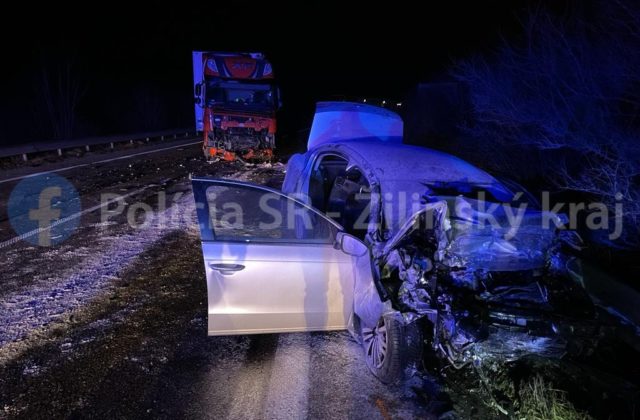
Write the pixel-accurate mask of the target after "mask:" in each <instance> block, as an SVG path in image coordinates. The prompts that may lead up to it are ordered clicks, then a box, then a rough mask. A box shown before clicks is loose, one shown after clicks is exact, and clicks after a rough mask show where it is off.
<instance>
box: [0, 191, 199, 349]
mask: <svg viewBox="0 0 640 420" xmlns="http://www.w3.org/2000/svg"><path fill="white" fill-rule="evenodd" d="M195 226H197V223H196V221H195V207H194V204H193V198H192V197H191V195H190V194H187V195H184V196H182V197H181V198H180V199H179V200H178V201H177V202H176V203H174V206H172V207H169V208H168V209H166V210H164V211H163V212H161V213H154V214H153V216H150V217H149V219H148V220H147V223H145V225H144V226H143V227H141V228H138V229H129V230H128V231H127V232H124V233H119V234H116V235H111V236H109V235H106V234H103V235H101V236H100V237H99V239H100V240H99V241H98V240H96V241H95V243H94V245H95V244H99V247H98V249H95V246H94V247H93V249H92V248H91V246H89V247H82V248H78V249H76V250H69V249H64V248H61V249H59V250H56V251H54V250H49V251H46V252H47V254H46V255H44V262H46V261H49V264H51V265H52V266H53V262H54V261H57V260H59V259H63V260H65V259H67V258H68V257H70V256H71V255H80V256H81V257H83V259H82V260H81V262H80V263H79V264H78V265H75V266H71V267H68V268H67V269H66V270H65V271H63V272H61V273H55V272H54V273H47V274H46V275H45V276H44V277H43V279H45V280H46V281H41V282H38V283H37V284H35V285H33V286H32V287H29V288H28V289H27V290H19V291H16V292H14V293H11V294H10V295H9V296H6V297H5V298H3V300H2V302H1V303H0V346H4V345H6V344H7V343H10V342H12V341H16V340H20V339H22V338H25V337H26V336H28V335H29V333H30V332H31V331H33V330H36V329H38V328H41V327H43V326H46V325H47V324H49V323H51V322H52V321H55V320H56V319H59V318H60V317H62V316H63V315H64V314H66V313H68V312H70V311H72V310H74V309H76V308H79V307H82V306H84V305H86V304H87V303H89V302H90V301H91V300H93V299H94V298H95V297H96V296H97V295H99V294H100V293H101V292H104V291H105V290H107V289H108V288H109V287H110V286H111V285H112V284H113V282H114V280H116V279H118V278H119V274H120V272H121V271H122V270H123V268H125V267H126V266H128V265H129V264H131V263H132V262H133V261H135V259H136V258H137V256H138V255H139V254H140V253H142V252H143V251H144V250H145V249H147V248H148V247H150V246H151V245H153V244H154V243H156V242H157V241H159V240H161V239H162V238H163V237H164V236H165V235H167V234H168V233H170V232H172V231H175V230H188V231H190V232H193V233H194V234H195V232H196V231H197V229H196V227H195Z"/></svg>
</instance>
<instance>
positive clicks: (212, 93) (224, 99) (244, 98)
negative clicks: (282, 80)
mask: <svg viewBox="0 0 640 420" xmlns="http://www.w3.org/2000/svg"><path fill="white" fill-rule="evenodd" d="M206 98H207V105H208V106H214V105H219V106H233V107H252V108H273V104H274V98H273V89H272V87H271V85H268V84H248V83H221V82H219V81H209V82H207V90H206Z"/></svg>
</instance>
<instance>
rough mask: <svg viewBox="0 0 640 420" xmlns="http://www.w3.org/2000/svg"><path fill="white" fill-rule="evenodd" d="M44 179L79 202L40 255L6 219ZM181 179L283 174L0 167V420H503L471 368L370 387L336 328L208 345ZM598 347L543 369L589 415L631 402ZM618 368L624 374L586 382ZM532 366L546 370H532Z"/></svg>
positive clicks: (357, 353) (353, 348)
mask: <svg viewBox="0 0 640 420" xmlns="http://www.w3.org/2000/svg"><path fill="white" fill-rule="evenodd" d="M35 163H37V162H35ZM47 171H55V173H56V174H57V175H60V176H64V177H65V178H66V179H67V180H69V181H70V182H71V183H72V184H73V186H74V187H75V188H76V190H77V191H78V194H79V197H80V203H81V208H82V209H83V210H81V211H79V212H78V213H77V214H75V215H74V217H76V219H77V220H79V225H78V227H77V228H76V229H75V230H74V231H73V234H72V235H71V236H70V237H69V238H68V239H66V240H65V241H63V242H62V243H61V244H59V245H56V246H53V247H49V248H45V247H39V246H35V245H32V244H31V243H30V242H28V241H25V240H24V239H25V237H20V238H18V237H17V236H18V235H17V233H16V232H15V231H14V230H13V228H12V227H11V225H10V222H9V220H8V216H7V201H8V197H9V195H10V193H11V191H13V190H14V188H15V187H16V185H17V184H18V183H19V182H21V181H23V180H25V179H29V177H33V176H34V175H36V174H38V173H41V172H47ZM189 174H194V175H202V176H216V177H228V178H233V179H241V180H245V181H251V182H256V183H260V184H265V185H269V186H272V187H275V188H279V187H280V185H281V182H282V179H283V176H284V166H283V165H281V164H275V165H256V166H246V165H243V164H241V163H225V162H217V163H213V164H207V163H206V162H205V161H204V160H203V158H202V155H201V150H200V148H199V146H198V144H197V142H196V141H195V140H194V139H183V140H180V141H176V142H167V143H164V144H162V145H153V146H146V147H140V148H133V149H131V150H121V151H118V152H115V153H105V154H100V153H90V154H87V155H85V156H81V157H78V158H71V159H69V158H67V159H63V160H60V161H54V162H40V165H39V166H35V167H31V166H28V167H18V168H12V169H5V170H3V171H1V172H0V253H1V254H0V255H1V256H0V261H1V262H2V263H1V264H0V279H2V281H3V284H2V286H3V287H2V288H1V289H0V418H47V419H49V418H87V417H90V418H171V419H175V418H195V419H205V418H215V419H222V418H233V419H280V418H312V419H332V418H340V419H342V418H350V419H368V420H370V419H385V420H386V419H413V418H439V417H440V418H443V419H444V418H492V417H498V416H502V415H501V414H500V411H499V410H498V409H496V408H495V404H496V403H497V401H496V398H494V397H493V396H492V395H493V394H488V393H487V386H486V385H487V384H486V383H483V382H482V381H480V380H479V378H478V376H477V375H475V374H474V372H472V371H470V370H462V371H460V372H453V371H452V370H445V371H443V372H441V374H440V375H439V376H438V378H440V379H438V380H434V378H433V377H430V376H428V375H426V374H425V375H416V376H414V377H412V378H410V379H409V380H408V381H407V382H406V383H404V384H402V385H400V386H393V387H390V386H384V385H382V384H381V383H380V382H378V381H377V380H376V379H375V378H374V377H373V376H372V375H371V374H370V373H369V372H368V370H367V369H366V365H365V361H364V358H363V355H362V351H361V349H360V347H359V346H358V344H357V343H355V342H354V341H353V340H352V339H351V338H350V336H349V335H348V334H347V333H346V332H330V333H310V334H282V335H276V334H273V335H255V336H238V337H208V336H207V335H206V306H207V305H206V287H205V280H204V269H203V268H204V264H203V261H202V255H201V252H200V242H199V233H198V228H197V224H196V221H195V212H194V204H193V199H192V196H191V187H190V184H189ZM105 194H109V196H108V197H111V198H110V199H111V200H113V201H108V200H107V201H105V199H104V195H105ZM119 203H121V204H122V205H123V207H122V209H121V210H118V204H119ZM136 206H137V207H136ZM114 207H115V209H114ZM135 208H137V209H138V210H140V209H143V210H145V211H131V210H132V209H135ZM105 209H106V210H107V212H106V214H107V216H108V217H106V218H105V217H101V214H105V212H104V211H101V210H105ZM131 224H133V225H134V226H131ZM23 236H24V235H23ZM612 354H615V357H612V356H611V355H608V356H607V358H606V359H605V363H603V364H598V363H595V362H594V363H592V364H591V365H589V366H588V369H586V368H585V367H584V366H578V367H575V366H573V367H572V366H568V367H563V368H562V369H556V371H558V372H560V374H559V375H560V376H558V375H556V377H559V378H561V381H564V382H562V383H567V384H568V383H571V384H577V385H571V386H567V387H566V388H567V389H570V390H571V391H570V394H571V396H572V397H573V396H577V397H576V398H574V399H573V400H572V401H574V402H575V403H576V405H577V406H578V408H580V409H589V410H591V412H592V413H602V417H603V418H606V417H609V415H610V413H612V412H615V411H616V410H618V411H619V412H623V413H628V412H629V409H628V408H627V406H629V407H631V410H635V409H637V407H638V406H640V404H636V402H634V400H633V399H632V398H628V399H624V398H623V399H621V400H614V399H613V397H612V395H614V393H613V389H614V388H613V387H618V388H620V389H622V388H625V387H628V386H629V384H630V382H629V381H631V382H633V378H634V377H635V376H637V370H638V368H637V364H635V365H634V364H629V363H628V362H624V361H627V360H637V358H636V353H631V352H629V353H623V352H622V350H620V349H619V348H617V349H616V350H615V352H614V353H612ZM616 360H620V361H621V362H620V365H621V369H620V370H619V371H618V372H617V373H619V374H621V375H622V376H620V377H619V376H611V375H610V373H607V374H606V375H602V374H601V373H599V372H600V370H599V369H603V368H606V369H608V371H612V369H613V368H612V367H611V366H612V365H613V364H612V363H610V362H615V361H616ZM535 366H539V365H535ZM510 369H511V368H510ZM514 369H515V370H513V369H512V370H510V371H506V370H505V371H502V370H500V371H497V372H496V373H495V374H494V375H493V378H494V383H492V384H491V385H492V386H494V385H495V386H497V385H500V386H502V389H514V384H517V383H518V382H517V381H518V380H519V379H518V378H519V376H517V375H516V376H513V375H511V374H505V373H504V372H511V373H514V372H516V373H517V372H520V373H519V374H521V373H522V372H523V370H522V369H521V368H519V367H517V366H516V367H515V368H514ZM518 369H520V370H518ZM530 370H531V369H530ZM542 370H545V371H549V370H550V367H549V366H547V365H546V364H545V365H543V366H542V367H541V368H538V367H536V368H535V369H533V371H542ZM586 370H589V372H591V371H593V372H595V373H594V374H591V373H590V374H589V375H590V376H589V380H588V381H587V380H585V379H584V378H580V379H579V380H576V379H575V378H577V377H578V376H577V373H580V372H585V371H586ZM594 378H595V379H594ZM620 378H622V379H620ZM636 382H637V381H636ZM562 383H556V382H554V386H559V385H561V384H562ZM636 385H637V383H636ZM634 386H635V385H632V386H631V388H629V389H631V391H632V393H633V392H636V391H637V387H636V388H634ZM625 389H626V388H625ZM610 391H611V392H610ZM603 395H605V396H606V398H605V399H603ZM625 395H626V394H625ZM633 395H636V397H635V398H636V401H637V395H638V394H637V393H636V394H633ZM599 401H600V402H601V403H600V402H599ZM499 403H500V404H502V403H503V401H502V400H500V401H499ZM634 407H635V408H634ZM636 412H637V411H636ZM503 417H504V416H503ZM613 417H614V418H615V416H613Z"/></svg>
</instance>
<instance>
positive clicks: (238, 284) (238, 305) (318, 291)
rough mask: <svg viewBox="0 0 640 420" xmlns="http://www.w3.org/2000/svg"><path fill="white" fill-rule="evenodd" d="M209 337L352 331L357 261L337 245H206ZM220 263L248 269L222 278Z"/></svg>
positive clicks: (204, 245)
mask: <svg viewBox="0 0 640 420" xmlns="http://www.w3.org/2000/svg"><path fill="white" fill-rule="evenodd" d="M202 252H203V255H204V257H205V270H206V274H207V294H208V296H207V297H208V303H209V304H208V314H209V327H208V331H209V335H230V334H258V333H274V332H294V331H322V330H342V329H346V327H347V323H348V321H349V318H350V317H351V314H352V312H353V286H354V284H353V283H354V272H353V261H352V260H353V258H354V257H352V256H349V255H347V254H345V253H344V252H342V251H341V250H339V249H335V248H334V247H333V246H331V245H320V244H312V245H304V244H302V245H300V244H296V245H288V244H255V243H252V244H243V243H224V242H206V243H203V244H202ZM214 264H240V265H243V266H245V268H244V269H242V270H240V271H237V272H233V274H222V273H221V272H220V271H217V270H214V269H212V268H211V266H212V265H214Z"/></svg>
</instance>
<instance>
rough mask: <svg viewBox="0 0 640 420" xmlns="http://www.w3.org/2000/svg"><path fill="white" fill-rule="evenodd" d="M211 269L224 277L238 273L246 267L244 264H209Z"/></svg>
mask: <svg viewBox="0 0 640 420" xmlns="http://www.w3.org/2000/svg"><path fill="white" fill-rule="evenodd" d="M209 267H210V268H211V269H212V270H215V271H217V272H219V273H220V274H223V275H230V274H233V273H235V272H236V271H241V270H244V265H242V264H209Z"/></svg>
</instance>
